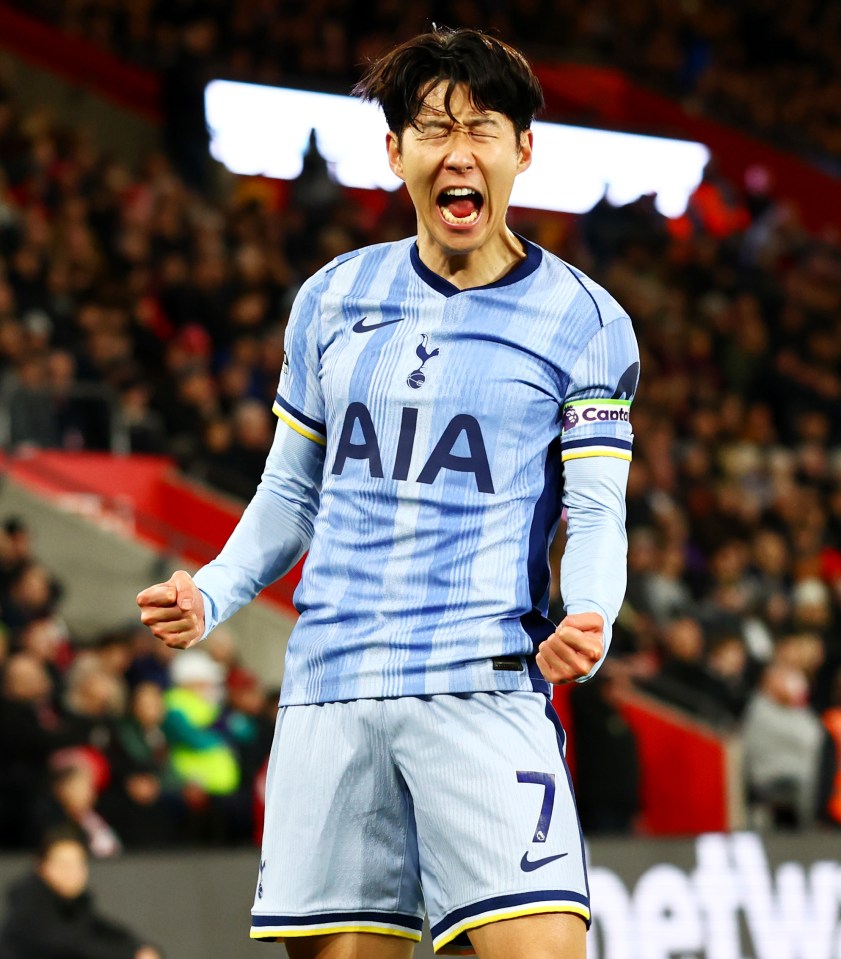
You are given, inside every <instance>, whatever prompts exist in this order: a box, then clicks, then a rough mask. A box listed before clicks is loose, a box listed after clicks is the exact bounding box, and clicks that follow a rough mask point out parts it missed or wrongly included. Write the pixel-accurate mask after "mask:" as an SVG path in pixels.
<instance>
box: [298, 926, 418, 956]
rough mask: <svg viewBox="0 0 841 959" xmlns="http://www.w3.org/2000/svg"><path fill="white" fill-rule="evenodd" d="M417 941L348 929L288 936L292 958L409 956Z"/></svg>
mask: <svg viewBox="0 0 841 959" xmlns="http://www.w3.org/2000/svg"><path fill="white" fill-rule="evenodd" d="M414 948H415V944H414V943H413V942H408V941H407V940H405V939H398V938H396V937H394V936H378V935H373V934H371V933H365V932H346V933H338V934H336V935H332V936H310V937H308V938H306V939H295V940H292V939H289V940H287V942H286V951H287V953H288V954H289V959H410V957H411V955H412V952H413V951H414Z"/></svg>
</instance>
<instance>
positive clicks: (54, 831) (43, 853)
mask: <svg viewBox="0 0 841 959" xmlns="http://www.w3.org/2000/svg"><path fill="white" fill-rule="evenodd" d="M63 842H72V843H75V844H76V845H77V846H81V847H82V849H84V850H85V854H86V855H87V853H88V843H87V839H86V838H85V834H84V832H82V830H81V829H80V828H79V827H78V826H76V825H74V824H73V823H69V822H64V823H60V824H59V825H57V826H52V827H51V828H50V829H48V830H47V831H46V832H45V833H44V834H43V836H41V840H40V842H39V843H38V848H37V850H36V856H37V859H38V862H43V861H44V860H45V859H46V858H47V857H48V856H49V854H50V853H51V852H52V850H53V847H54V846H58V845H59V844H60V843H63Z"/></svg>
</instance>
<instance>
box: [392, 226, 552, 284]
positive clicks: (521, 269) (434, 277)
mask: <svg viewBox="0 0 841 959" xmlns="http://www.w3.org/2000/svg"><path fill="white" fill-rule="evenodd" d="M516 236H517V239H518V240H519V241H520V242H521V243H522V244H523V249H524V250H525V251H526V255H525V258H524V259H522V260H520V262H519V263H518V264H517V265H516V266H515V267H514V269H513V270H511V271H509V272H508V273H506V274H505V276H503V277H500V279H498V280H494V282H493V283H486V284H485V285H484V286H470V287H468V288H467V289H466V290H460V289H459V288H458V287H457V286H454V285H453V284H452V283H450V281H449V280H445V279H444V277H443V276H439V275H438V274H437V273H434V272H433V271H432V270H430V269H429V267H428V266H427V265H426V264H425V263H424V262H423V260H421V258H420V253H418V244H417V241H415V242H414V243H413V244H412V245H411V247H410V250H409V255H410V256H411V259H412V266H413V267H414V270H415V273H417V275H418V276H419V277H420V278H421V279H422V280H423V281H424V283H426V284H427V285H428V286H431V287H432V289H433V290H436V291H437V292H438V293H443V294H444V296H455V295H456V293H472V292H475V291H476V290H495V289H496V288H497V287H500V286H510V285H511V284H512V283H519V282H520V280H524V279H525V278H526V277H527V276H530V275H531V274H532V273H534V271H535V270H536V269H537V268H538V267H539V266H540V264H541V262H542V260H543V250H541V249H540V247H539V246H537V245H535V244H534V243H530V242H529V241H528V240H526V239H525V238H524V237H522V236H520V235H519V234H516Z"/></svg>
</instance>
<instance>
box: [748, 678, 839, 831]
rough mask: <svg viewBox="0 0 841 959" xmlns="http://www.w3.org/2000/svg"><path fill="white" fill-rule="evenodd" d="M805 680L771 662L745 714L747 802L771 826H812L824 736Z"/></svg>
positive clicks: (817, 794)
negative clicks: (809, 697)
mask: <svg viewBox="0 0 841 959" xmlns="http://www.w3.org/2000/svg"><path fill="white" fill-rule="evenodd" d="M808 696H809V689H808V684H807V682H806V678H805V677H804V675H803V674H802V672H800V671H799V670H798V669H797V668H796V667H794V666H792V665H790V664H788V663H785V662H777V661H775V662H772V663H771V664H770V665H769V666H767V667H766V669H765V671H764V672H763V674H762V679H761V681H760V685H759V689H758V690H757V691H756V693H754V695H753V696H752V697H751V699H750V702H749V703H748V706H747V710H746V713H745V725H744V743H745V771H746V776H747V787H748V795H749V801H750V802H751V804H752V805H753V806H754V807H755V809H758V810H760V811H763V812H765V813H767V815H768V816H769V817H770V821H771V823H772V824H773V825H775V826H782V827H787V828H796V827H804V826H808V825H811V824H812V823H814V821H815V817H816V815H817V813H818V809H819V804H820V797H819V783H820V772H821V760H822V754H823V750H824V743H825V732H824V729H823V726H822V725H821V722H820V719H819V718H818V717H817V715H816V714H815V713H814V712H813V711H812V710H811V708H810V707H809V705H808Z"/></svg>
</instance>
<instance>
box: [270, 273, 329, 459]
mask: <svg viewBox="0 0 841 959" xmlns="http://www.w3.org/2000/svg"><path fill="white" fill-rule="evenodd" d="M322 285H323V279H322V278H321V277H318V276H316V277H313V278H312V279H310V280H308V281H307V282H306V283H305V284H304V285H303V286H302V287H301V290H300V292H299V293H298V295H297V296H296V297H295V302H294V304H293V305H292V312H291V314H290V317H289V324H288V326H287V327H286V338H285V341H284V357H283V366H282V367H281V371H280V382H279V383H278V388H277V396H276V397H275V402H274V406H273V410H274V412H275V414H276V415H277V416H278V418H279V419H281V420H283V421H284V422H285V423H286V425H287V426H289V427H290V428H291V429H293V430H295V432H296V433H299V434H300V435H301V436H305V437H306V438H307V439H309V440H312V441H313V442H314V443H317V444H319V445H320V446H325V445H326V442H327V428H326V425H325V413H324V396H323V394H322V392H321V380H320V375H319V374H320V359H321V353H320V348H319V339H318V335H319V308H320V299H321V290H322Z"/></svg>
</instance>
